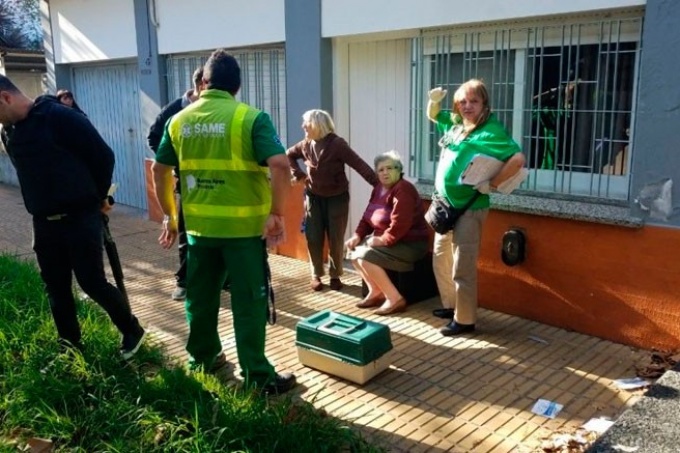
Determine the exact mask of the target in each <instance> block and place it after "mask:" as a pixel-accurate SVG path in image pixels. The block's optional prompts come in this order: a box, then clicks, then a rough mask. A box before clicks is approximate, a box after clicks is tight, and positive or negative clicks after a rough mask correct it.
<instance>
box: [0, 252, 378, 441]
mask: <svg viewBox="0 0 680 453" xmlns="http://www.w3.org/2000/svg"><path fill="white" fill-rule="evenodd" d="M79 320H80V322H81V326H82V329H83V343H84V344H85V350H84V352H83V353H82V354H81V353H80V352H66V353H63V352H60V350H59V348H58V345H57V342H56V341H55V339H56V331H55V328H54V324H53V321H52V318H51V315H50V312H49V304H48V302H47V300H46V296H45V294H44V291H43V284H42V281H41V280H40V277H39V275H38V272H37V270H36V268H35V266H34V265H33V264H32V263H30V262H25V261H20V260H18V259H16V258H14V257H12V256H8V255H0V451H1V452H4V451H7V452H10V451H17V449H18V448H19V449H23V448H24V447H25V445H26V443H27V442H28V441H29V439H32V438H43V439H49V440H50V441H51V442H52V443H53V446H54V449H55V450H56V451H69V452H103V451H106V452H125V453H127V452H134V451H139V452H148V451H159V452H160V451H168V452H184V451H186V452H210V451H244V452H276V451H280V452H291V451H295V452H349V451H356V452H373V451H383V450H382V449H381V448H379V447H376V446H373V445H371V444H369V443H368V442H366V441H365V440H364V439H363V438H362V437H361V436H360V435H359V434H358V433H357V432H355V431H353V430H351V429H350V428H349V427H347V426H346V425H345V424H344V423H343V422H342V421H340V420H338V419H335V418H332V417H329V416H327V415H326V414H325V413H324V412H323V411H318V410H316V409H315V408H314V407H313V406H312V405H311V404H309V403H306V402H304V401H299V400H298V401H296V400H293V399H292V398H290V397H279V398H272V399H269V398H265V397H260V396H257V395H255V394H253V393H250V392H246V391H244V390H241V389H240V388H238V387H236V386H234V387H229V386H226V385H223V384H222V383H220V382H218V381H217V380H216V379H215V378H214V377H212V376H209V375H204V374H201V373H189V372H187V371H186V370H185V369H184V368H183V367H180V366H177V365H175V364H173V362H172V361H171V360H170V359H169V358H168V357H165V356H164V355H163V353H162V352H161V350H160V348H158V347H154V346H153V345H148V344H147V345H145V346H144V347H142V349H141V350H140V352H138V354H137V355H136V356H135V358H134V359H133V360H132V361H130V362H129V363H126V362H123V361H122V360H121V359H120V356H119V354H118V347H119V342H120V337H119V334H118V332H117V331H116V330H115V328H114V327H113V325H112V324H111V322H110V321H109V319H108V317H107V316H106V315H105V314H104V313H103V311H101V310H100V309H99V308H98V307H97V306H95V305H94V304H91V303H87V302H81V303H80V304H79ZM48 364H49V366H48Z"/></svg>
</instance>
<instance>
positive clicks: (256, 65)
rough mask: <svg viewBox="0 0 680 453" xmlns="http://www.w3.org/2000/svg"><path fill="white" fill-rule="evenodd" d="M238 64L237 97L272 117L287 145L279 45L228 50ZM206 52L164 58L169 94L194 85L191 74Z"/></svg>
mask: <svg viewBox="0 0 680 453" xmlns="http://www.w3.org/2000/svg"><path fill="white" fill-rule="evenodd" d="M231 53H232V55H234V57H235V58H236V60H237V61H238V62H239V66H240V67H241V90H240V91H239V93H238V94H237V96H236V98H237V99H239V100H240V101H242V102H245V103H247V104H250V105H252V106H253V107H256V108H258V109H260V110H262V111H264V112H266V113H268V114H269V115H270V116H271V119H272V122H273V123H274V126H275V127H276V130H277V132H278V133H279V135H280V138H281V142H282V143H283V144H284V146H285V144H286V62H285V52H284V50H283V49H281V48H274V49H246V50H235V51H231ZM209 56H210V54H209V53H201V54H192V55H172V56H169V57H168V59H167V71H168V97H169V99H175V98H177V97H179V96H181V95H182V94H184V92H185V91H186V90H188V89H189V88H191V87H192V86H193V82H192V80H191V75H192V74H193V72H194V70H195V69H196V68H198V67H199V66H203V65H204V64H205V62H206V61H207V60H208V57H209Z"/></svg>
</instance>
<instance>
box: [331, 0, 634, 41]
mask: <svg viewBox="0 0 680 453" xmlns="http://www.w3.org/2000/svg"><path fill="white" fill-rule="evenodd" d="M646 3H647V2H646V0H569V1H566V0H521V1H519V0H516V1H507V0H476V1H475V2H474V4H473V3H470V4H468V3H466V2H462V1H452V0H419V1H413V0H371V1H366V0H342V1H338V0H322V10H321V11H322V12H321V14H322V24H323V25H322V34H323V36H324V37H337V36H344V35H354V34H365V33H378V32H385V31H394V30H408V29H416V28H427V27H442V26H452V25H459V24H467V23H475V22H489V21H498V20H502V21H507V20H511V19H519V18H527V17H536V16H547V15H555V14H567V13H577V12H585V11H594V10H601V9H611V8H626V7H631V6H644V5H645V4H646Z"/></svg>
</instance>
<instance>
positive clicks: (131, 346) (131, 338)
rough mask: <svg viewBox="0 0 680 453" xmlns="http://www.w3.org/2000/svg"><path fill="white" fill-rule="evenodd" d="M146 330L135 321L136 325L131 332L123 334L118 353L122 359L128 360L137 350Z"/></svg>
mask: <svg viewBox="0 0 680 453" xmlns="http://www.w3.org/2000/svg"><path fill="white" fill-rule="evenodd" d="M144 337H146V331H145V330H144V328H143V327H142V326H140V325H139V323H137V326H136V327H135V329H134V330H133V331H132V332H131V333H126V334H124V335H123V344H122V345H121V347H120V354H121V355H122V356H123V359H124V360H130V359H131V358H132V356H133V355H135V354H136V353H137V351H139V348H140V347H141V346H142V344H143V343H144Z"/></svg>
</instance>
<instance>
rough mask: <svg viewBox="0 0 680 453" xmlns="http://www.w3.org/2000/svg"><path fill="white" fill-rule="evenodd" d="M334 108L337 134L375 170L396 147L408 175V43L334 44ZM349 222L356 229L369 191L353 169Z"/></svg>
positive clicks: (350, 175) (367, 186)
mask: <svg viewBox="0 0 680 453" xmlns="http://www.w3.org/2000/svg"><path fill="white" fill-rule="evenodd" d="M333 48H334V54H335V55H334V56H335V61H334V67H335V71H334V72H335V79H334V83H333V85H334V100H333V102H334V106H335V108H334V110H335V122H336V127H337V132H338V135H340V136H341V137H344V138H345V139H347V141H348V142H349V144H350V146H351V147H352V149H354V150H355V151H356V152H357V153H358V154H359V155H360V156H361V157H363V159H364V160H365V161H366V162H367V163H368V164H369V165H371V166H373V159H374V158H375V156H377V155H378V154H380V153H382V152H385V151H389V150H391V149H394V150H396V151H398V152H399V153H400V154H401V157H402V159H403V161H404V165H405V167H406V168H405V173H406V174H408V165H409V149H408V143H409V136H408V131H409V101H410V98H409V96H410V94H409V93H410V79H409V77H410V47H409V42H408V41H407V40H403V39H400V40H390V41H377V42H364V43H349V42H343V41H337V42H335V43H334V46H333ZM349 180H350V197H351V200H352V201H351V203H350V220H349V229H350V231H354V228H356V225H357V223H358V222H359V219H360V218H361V215H362V214H363V212H364V209H366V205H367V204H368V199H369V197H370V195H371V187H370V186H369V185H368V184H367V183H366V181H364V180H363V178H362V177H361V176H359V175H358V174H357V173H356V172H354V171H352V170H350V171H349Z"/></svg>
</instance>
